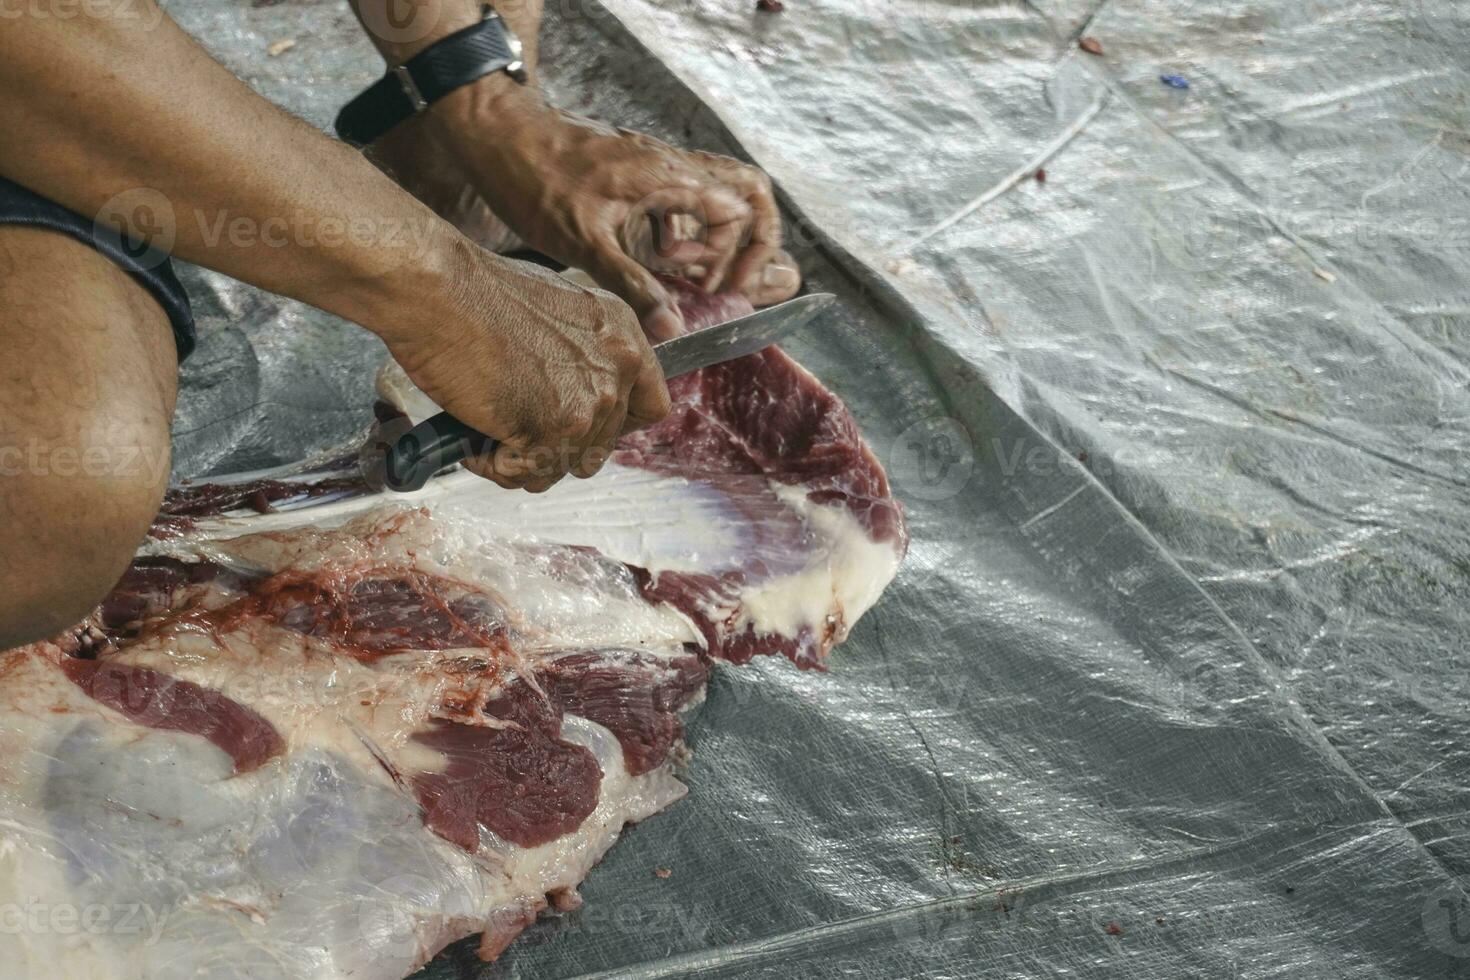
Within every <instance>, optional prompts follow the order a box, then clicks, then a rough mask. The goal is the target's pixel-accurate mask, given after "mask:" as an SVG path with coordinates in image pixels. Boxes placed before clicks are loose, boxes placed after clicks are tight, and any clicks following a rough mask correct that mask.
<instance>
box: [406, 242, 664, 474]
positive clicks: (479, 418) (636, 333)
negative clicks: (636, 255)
mask: <svg viewBox="0 0 1470 980" xmlns="http://www.w3.org/2000/svg"><path fill="white" fill-rule="evenodd" d="M458 251H459V259H458V261H460V262H462V263H463V265H464V268H463V269H462V270H461V271H459V272H458V273H457V274H454V275H453V279H454V281H455V282H457V283H458V288H456V289H452V290H450V291H449V296H448V301H449V306H448V308H447V309H446V308H443V307H442V306H441V305H440V304H439V303H438V302H437V301H433V302H432V303H431V304H430V305H432V306H434V307H436V308H435V309H434V310H433V311H432V312H431V313H429V311H427V310H426V313H428V315H427V316H425V317H423V318H420V319H418V320H417V322H415V323H413V324H410V325H405V329H402V330H400V331H392V332H389V333H384V335H383V336H384V339H385V340H386V341H387V343H388V346H389V349H390V350H392V351H393V356H394V357H395V358H397V360H398V363H399V364H400V365H402V367H403V369H404V371H405V372H407V374H408V376H409V378H410V379H412V381H413V382H414V384H416V385H418V387H419V388H421V389H422V390H423V391H424V393H425V394H427V395H428V396H429V397H430V398H432V399H434V401H435V402H437V403H438V404H439V405H441V406H442V407H444V408H445V409H447V410H448V411H450V412H452V413H453V414H454V415H455V416H456V417H458V418H460V419H462V420H463V421H465V422H467V423H469V424H470V425H471V426H473V427H474V428H475V429H477V430H479V431H480V432H483V433H485V434H486V435H489V436H492V437H494V438H495V439H496V440H498V441H499V442H500V444H501V445H500V448H499V449H498V450H496V452H495V454H494V456H493V457H485V458H479V459H471V460H468V461H466V464H465V465H466V466H467V467H468V468H469V469H470V470H472V471H474V472H475V473H478V474H479V475H481V476H483V477H486V478H488V479H490V480H493V481H495V482H496V483H498V484H500V485H501V486H503V487H507V488H524V489H526V490H530V491H532V492H540V491H543V490H546V489H548V488H550V487H551V486H552V485H553V484H555V483H556V482H557V481H558V480H560V479H561V478H562V477H563V476H564V475H565V474H567V473H572V474H574V475H576V476H579V477H588V476H591V475H592V474H594V473H596V472H597V471H598V470H599V469H601V467H602V465H603V463H605V462H606V461H607V459H608V458H609V457H610V456H611V455H612V450H613V443H614V442H615V441H616V440H617V438H618V436H620V435H622V434H623V433H624V432H628V431H631V430H633V429H636V428H639V427H641V426H644V425H648V424H650V423H653V422H657V421H659V420H661V419H662V418H663V417H664V416H666V415H667V414H668V413H669V394H668V390H667V388H666V387H665V386H664V380H663V373H662V372H661V371H660V369H659V366H658V362H657V360H656V359H655V358H654V355H653V351H652V349H651V348H650V347H649V346H648V341H647V340H645V339H644V336H643V332H642V331H641V330H640V329H639V324H638V321H637V319H636V318H635V317H634V315H633V312H632V310H631V309H630V308H629V307H628V306H627V305H626V304H625V303H622V302H621V301H619V300H618V299H617V298H616V297H614V296H612V295H611V294H609V293H605V292H602V291H601V290H594V289H585V288H583V287H581V286H578V285H575V284H573V283H571V282H568V281H567V280H565V279H563V278H561V277H560V276H557V275H553V274H551V273H548V272H545V271H544V270H541V269H538V268H536V267H535V266H528V265H514V264H512V263H509V262H507V261H506V260H504V259H500V258H498V257H496V256H494V255H491V254H490V253H488V252H485V251H484V250H482V249H479V248H476V247H473V246H470V245H468V244H464V245H463V246H461V247H460V248H459V250H458Z"/></svg>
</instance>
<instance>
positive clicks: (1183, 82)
mask: <svg viewBox="0 0 1470 980" xmlns="http://www.w3.org/2000/svg"><path fill="white" fill-rule="evenodd" d="M1159 81H1161V82H1163V83H1164V84H1165V85H1167V86H1169V87H1170V88H1189V79H1187V78H1185V77H1184V76H1183V75H1160V76H1159Z"/></svg>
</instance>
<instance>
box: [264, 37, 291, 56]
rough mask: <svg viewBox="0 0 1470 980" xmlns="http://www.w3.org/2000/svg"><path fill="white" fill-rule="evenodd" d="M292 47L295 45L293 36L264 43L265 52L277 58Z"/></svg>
mask: <svg viewBox="0 0 1470 980" xmlns="http://www.w3.org/2000/svg"><path fill="white" fill-rule="evenodd" d="M294 47H296V39H295V38H294V37H283V38H281V39H280V40H279V41H272V42H271V43H270V44H268V45H266V49H265V53H266V54H268V55H270V56H271V57H272V58H278V57H280V56H281V55H283V54H285V53H286V52H287V51H290V50H291V49H292V48H294Z"/></svg>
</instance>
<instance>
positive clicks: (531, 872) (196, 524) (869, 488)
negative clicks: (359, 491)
mask: <svg viewBox="0 0 1470 980" xmlns="http://www.w3.org/2000/svg"><path fill="white" fill-rule="evenodd" d="M721 305H722V307H723V308H722V309H721V310H720V311H719V312H718V313H717V314H715V315H730V314H731V313H732V312H738V309H737V308H736V307H735V306H732V305H730V304H729V302H728V301H721ZM689 311H690V313H689V315H690V319H691V321H693V322H695V323H696V325H697V324H698V322H699V320H700V317H699V315H698V311H697V310H696V309H695V307H694V306H693V305H690V306H689ZM390 380H391V375H390ZM387 388H388V389H389V390H394V385H392V384H391V383H390V384H389V385H388V386H387ZM397 390H400V391H401V390H404V389H402V386H401V379H400V385H399V387H398V389H397ZM673 392H674V395H675V402H676V406H677V407H676V411H675V413H674V415H673V416H671V417H670V418H669V419H668V420H667V421H666V422H664V423H662V424H661V425H659V426H658V427H656V428H655V429H653V430H650V431H648V432H645V433H640V434H638V435H637V436H636V437H634V438H631V439H628V440H626V441H625V442H624V443H623V444H622V445H621V446H620V449H619V452H618V454H617V456H616V458H615V461H614V462H613V463H611V464H610V465H609V467H608V469H607V471H606V472H604V473H603V474H602V475H600V476H599V477H598V478H597V479H595V480H591V481H582V482H578V481H569V482H567V483H566V484H565V485H563V486H559V487H558V488H556V489H555V490H553V491H552V492H551V493H548V494H546V495H544V496H542V497H530V496H527V495H511V494H506V493H504V492H502V491H499V490H498V489H496V488H494V487H493V486H491V485H490V484H487V483H484V482H482V481H479V480H477V479H476V478H474V477H471V476H469V475H468V474H464V473H455V474H451V475H448V476H443V477H440V478H438V479H437V480H435V481H434V482H433V483H432V484H431V485H430V486H429V487H428V488H426V489H425V490H424V491H422V492H421V493H419V494H417V495H413V496H412V497H411V498H408V499H406V500H391V501H385V500H384V499H382V498H375V497H372V496H363V495H356V496H349V497H347V498H346V499H337V500H330V501H329V502H325V503H323V502H321V501H324V500H328V498H327V497H321V498H319V500H317V501H311V500H309V499H308V498H310V496H311V494H312V493H313V492H314V491H313V490H312V489H311V488H310V485H309V484H310V483H311V482H312V481H307V483H306V484H303V485H301V490H300V493H299V494H296V495H295V496H296V497H297V498H300V499H307V502H308V503H309V504H310V506H304V507H299V508H295V509H284V510H278V511H277V510H273V509H272V507H273V506H275V505H283V504H284V503H285V502H287V501H288V500H289V499H290V498H291V497H292V494H291V493H289V492H288V489H287V488H289V486H290V481H286V482H285V484H281V483H279V482H269V483H266V484H257V486H256V487H255V488H254V489H252V490H251V492H249V493H245V494H240V493H231V492H228V491H222V490H217V489H214V488H209V489H201V488H194V490H193V491H185V492H182V493H180V494H175V495H174V497H173V498H172V503H173V505H174V507H175V510H176V513H175V514H173V515H168V520H167V521H165V522H164V525H163V526H165V527H167V528H168V529H169V531H170V533H169V534H168V535H166V536H162V537H160V538H159V539H158V540H155V541H154V542H152V543H151V544H150V545H149V546H148V547H147V548H146V549H145V553H144V554H142V555H140V556H139V558H138V560H137V561H136V562H135V563H134V565H133V567H132V569H131V570H130V572H129V573H128V575H127V577H126V578H125V579H124V581H123V582H122V583H120V585H119V586H118V588H117V589H116V590H115V591H114V593H113V594H112V595H111V596H110V597H109V599H108V600H107V601H106V602H105V603H104V604H103V605H102V606H101V607H100V608H99V609H98V610H97V612H96V613H95V614H94V616H93V617H92V619H91V621H90V622H89V623H88V624H86V625H85V627H84V628H83V629H81V630H78V631H77V632H75V633H74V634H72V635H69V636H67V637H61V638H58V639H57V640H56V641H55V642H49V643H41V644H36V645H34V646H31V647H27V648H23V649H20V650H15V651H11V652H9V653H6V654H0V737H3V749H4V751H0V819H3V820H4V826H5V831H4V856H5V860H4V862H3V864H0V912H3V911H4V910H5V909H8V908H12V907H13V908H15V909H18V910H30V911H27V912H25V914H28V915H32V916H35V917H37V918H36V920H35V921H39V922H41V926H40V927H36V928H26V929H20V930H12V929H9V928H0V956H3V958H4V962H5V963H6V970H5V975H6V976H16V977H44V978H47V980H51V978H54V977H70V976H86V977H90V978H129V980H131V978H144V977H147V978H149V980H173V978H183V977H191V978H192V977H200V976H208V977H240V978H246V977H248V978H250V980H273V978H313V980H323V978H324V980H330V978H346V977H352V978H355V980H361V978H397V977H402V976H405V975H406V974H408V973H410V972H412V971H413V970H414V969H415V968H417V967H418V966H420V965H421V964H423V963H424V962H426V961H427V960H428V959H429V958H430V957H432V956H433V954H434V953H435V952H437V951H438V950H439V949H441V948H442V947H443V946H444V945H446V944H447V943H449V942H452V941H454V940H456V939H458V938H461V937H463V936H467V935H474V934H476V933H479V934H482V937H483V938H482V942H481V952H482V955H484V956H486V957H487V958H493V957H494V956H496V955H498V954H499V953H500V952H501V951H503V950H504V949H505V947H506V945H507V944H508V943H509V942H511V941H512V940H513V939H514V937H515V936H516V935H517V934H518V933H519V932H520V931H521V930H522V929H523V928H524V927H525V926H526V925H528V924H529V923H530V922H532V921H534V919H535V917H536V915H537V914H538V912H539V911H540V910H541V909H543V908H545V907H546V906H547V904H548V903H554V904H555V905H556V906H557V907H558V908H570V907H574V906H575V905H576V904H577V902H578V901H579V899H578V898H577V895H576V888H577V886H578V884H579V883H580V882H581V881H582V879H583V878H584V877H585V875H586V874H587V872H588V870H589V869H590V868H591V867H592V866H593V865H594V864H595V863H596V862H597V861H598V859H599V858H600V857H601V856H602V854H603V853H605V852H606V850H607V848H608V847H610V846H611V845H612V843H613V842H614V841H615V840H616V838H617V836H618V834H619V832H620V831H621V828H622V827H623V825H624V824H625V823H629V822H635V821H638V820H642V819H644V818H646V817H648V816H651V815H652V814H654V813H656V812H657V811H658V810H660V809H662V808H663V807H665V806H667V805H669V804H670V803H672V802H673V801H675V800H677V799H678V798H679V797H680V796H682V795H683V793H684V792H685V791H686V790H685V787H684V786H683V784H682V783H680V782H679V780H677V779H676V778H675V775H674V766H675V765H676V764H677V763H678V762H679V761H680V760H681V758H682V756H683V749H682V742H681V739H682V734H683V728H682V722H681V712H683V711H684V710H685V709H687V708H688V707H689V706H691V705H692V704H694V703H696V702H697V701H699V700H700V699H701V698H702V697H703V694H704V688H705V683H706V680H707V678H708V675H709V671H710V669H711V666H712V664H713V663H714V662H715V661H716V660H720V659H723V660H727V661H733V662H743V661H745V660H748V659H749V658H750V657H751V656H754V655H756V654H763V653H781V654H784V655H785V656H787V657H790V658H791V659H792V660H793V661H794V662H796V663H797V664H798V665H800V666H803V667H817V666H820V665H821V663H822V661H823V659H824V658H825V656H826V654H827V653H828V651H829V650H830V648H831V647H832V646H833V645H834V644H836V643H838V642H840V641H841V640H842V639H843V638H844V637H845V636H846V633H847V630H848V629H849V628H850V627H851V626H852V624H853V623H854V622H855V621H856V620H857V618H858V617H859V616H860V615H862V613H863V612H864V611H865V610H866V609H867V608H868V607H869V606H871V604H872V603H873V602H874V601H876V599H877V598H878V596H879V594H880V593H881V592H882V590H883V588H884V587H885V586H886V585H887V583H888V582H889V581H890V580H891V578H892V577H893V575H894V574H895V572H896V570H897V567H898V564H899V561H900V560H901V558H902V555H903V552H904V549H905V546H906V534H905V530H904V524H903V517H902V513H901V511H900V509H899V507H898V505H897V504H896V503H895V502H894V501H893V499H892V498H891V496H890V495H889V492H888V487H887V483H886V480H885V478H884V476H883V472H882V469H881V468H880V467H879V465H878V463H877V461H876V460H875V459H874V457H873V456H872V454H871V453H870V452H869V451H868V450H867V448H866V447H865V446H863V444H862V442H861V439H860V438H859V436H858V433H857V430H856V428H855V426H854V423H853V421H852V419H851V417H850V416H849V415H848V413H847V412H846V410H845V409H844V408H843V406H842V405H841V403H840V402H839V401H837V399H836V398H834V397H833V396H832V395H831V394H830V393H828V392H827V391H825V390H824V389H823V388H822V387H821V385H820V384H818V383H817V382H816V380H815V379H813V378H812V377H811V376H810V375H808V374H806V372H804V371H803V370H802V369H801V368H800V367H799V366H797V365H796V364H795V363H794V362H792V361H791V360H790V359H789V358H787V357H786V356H785V355H783V354H781V353H780V352H778V351H774V350H773V351H768V352H766V353H763V354H760V355H756V356H753V357H749V358H745V359H742V360H741V361H739V362H735V363H733V364H730V365H725V366H721V367H719V368H712V369H708V370H706V371H704V372H700V373H699V374H698V375H694V376H691V377H689V378H686V379H681V380H679V381H677V382H675V384H674V386H673ZM411 401H412V400H411V399H406V400H404V404H403V406H402V407H404V408H405V409H407V410H408V411H409V412H410V414H413V413H414V412H415V411H420V412H422V411H426V410H429V409H431V408H432V406H424V405H422V404H420V405H416V406H415V405H412V404H409V403H410V402H411ZM316 482H318V483H320V482H321V480H320V479H318V480H317V481H316ZM262 487H264V488H265V490H266V491H267V494H266V499H265V503H266V504H267V505H270V506H267V507H265V508H261V509H267V510H272V512H270V513H267V514H264V515H260V516H250V517H236V516H226V517H219V516H212V512H213V506H212V505H211V503H210V500H213V501H216V502H217V501H220V500H225V501H229V502H231V503H234V504H244V505H245V506H250V505H251V504H252V502H254V503H255V504H257V505H258V504H259V503H260V501H259V500H255V501H252V498H254V497H255V496H256V493H255V491H256V490H259V489H261V488H262ZM191 493H193V496H192V497H191V496H190V494H191ZM206 497H208V498H210V499H206ZM181 517H187V519H188V523H182V524H181V523H179V518H181Z"/></svg>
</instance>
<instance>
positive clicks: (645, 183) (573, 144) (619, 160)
mask: <svg viewBox="0 0 1470 980" xmlns="http://www.w3.org/2000/svg"><path fill="white" fill-rule="evenodd" d="M374 154H375V156H376V157H377V158H378V159H379V160H381V161H383V162H384V163H385V165H386V166H387V167H388V168H389V169H390V170H392V171H393V173H394V174H395V176H397V177H398V178H399V180H400V181H402V182H403V183H404V184H405V186H407V187H408V188H409V189H410V190H412V191H414V192H415V193H416V194H417V195H418V196H419V197H420V198H421V199H423V200H425V201H426V202H428V203H429V204H430V205H431V206H434V207H436V208H437V209H438V210H439V211H440V212H441V213H442V214H445V216H446V217H449V218H450V219H451V220H454V219H456V218H460V219H463V218H466V217H471V216H474V217H473V219H472V220H474V221H477V222H479V223H483V218H484V217H485V215H484V210H485V207H486V206H488V208H489V210H491V211H493V212H494V213H495V215H497V216H499V217H500V218H501V219H503V220H504V221H505V222H506V224H507V225H509V227H510V229H511V230H512V231H514V232H515V233H516V234H517V235H518V236H519V237H520V238H521V239H522V240H523V241H524V242H525V243H527V244H528V245H530V246H531V247H533V248H535V249H537V250H538V251H541V252H544V253H545V254H547V255H550V256H552V257H554V258H556V259H559V260H561V261H562V262H565V263H567V264H568V265H574V266H577V267H579V268H581V269H583V270H585V271H586V272H587V273H588V274H590V275H591V276H592V277H593V279H595V280H596V281H597V283H598V284H599V285H601V286H602V287H603V288H605V289H608V290H610V291H612V292H614V293H616V294H618V295H619V296H621V297H622V298H623V299H624V300H626V301H627V302H628V303H629V304H630V305H631V306H632V307H633V308H634V309H635V310H636V311H637V312H638V314H639V316H640V317H641V319H642V321H643V325H644V328H645V329H646V330H647V331H648V332H649V334H650V335H651V336H653V337H655V338H657V339H660V340H662V339H667V338H669V337H671V336H675V335H677V334H679V333H681V332H682V331H683V322H682V319H681V317H680V316H679V313H678V309H677V307H676V306H675V304H674V303H673V301H672V300H671V299H670V297H669V296H668V294H667V293H666V292H665V291H664V289H663V287H662V286H660V285H659V283H658V280H657V279H656V278H655V277H654V275H653V271H658V272H667V273H674V274H681V275H685V276H690V277H691V278H695V279H696V281H698V282H699V283H700V285H701V286H702V287H703V288H705V289H706V290H709V291H711V292H713V291H716V290H720V289H725V290H731V291H738V292H744V293H745V294H746V295H748V296H749V297H750V298H751V300H752V301H753V302H755V303H756V304H757V305H768V304H770V303H775V302H780V301H781V300H785V299H788V298H790V297H791V296H792V295H794V294H795V293H796V291H797V290H798V289H799V288H800V286H801V274H800V272H799V271H798V269H797V266H796V263H795V261H794V260H792V259H791V257H790V256H789V255H787V254H786V253H785V252H784V251H782V249H781V219H780V213H779V211H778V209H777V207H776V202H775V198H774V196H773V194H772V191H771V182H770V179H769V178H768V177H767V176H766V175H765V173H764V172H762V171H761V170H759V169H757V168H755V167H751V166H747V165H746V164H743V163H740V162H739V161H737V160H733V159H730V158H729V157H722V156H717V155H715V154H711V153H700V152H692V151H684V150H678V149H675V148H674V147H671V146H669V145H668V144H666V143H663V142H661V141H659V140H657V139H654V138H653V137H651V136H646V135H643V134H641V133H634V132H629V131H627V130H619V129H614V128H612V127H609V126H605V125H603V124H601V123H597V122H594V121H592V120H588V119H583V118H580V117H577V116H573V115H571V114H569V113H565V112H562V111H560V110H557V109H553V108H551V107H549V106H546V105H545V104H544V103H542V102H541V100H540V97H539V96H538V95H537V94H536V93H535V92H534V91H533V90H529V89H522V88H520V87H518V86H514V83H511V82H509V80H508V79H503V78H502V79H494V78H492V79H487V80H485V81H484V83H482V84H481V85H472V86H466V87H465V88H463V89H460V90H457V91H456V92H454V93H451V94H450V95H449V96H448V97H446V98H445V99H443V100H442V101H441V102H439V103H436V104H435V106H434V107H433V108H432V109H431V111H430V112H429V113H427V114H425V115H424V116H422V117H419V118H416V119H414V120H410V121H409V122H408V123H405V124H404V125H402V126H400V127H398V128H397V129H395V130H394V131H393V132H392V133H390V134H389V135H388V136H387V137H385V138H384V140H382V141H381V142H380V143H379V144H378V146H376V147H375V148H374ZM467 192H469V193H467ZM650 270H652V271H650Z"/></svg>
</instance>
